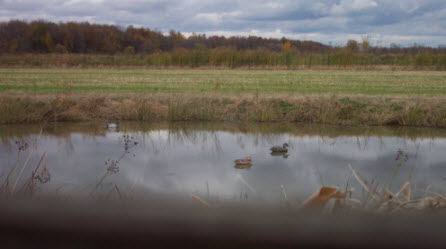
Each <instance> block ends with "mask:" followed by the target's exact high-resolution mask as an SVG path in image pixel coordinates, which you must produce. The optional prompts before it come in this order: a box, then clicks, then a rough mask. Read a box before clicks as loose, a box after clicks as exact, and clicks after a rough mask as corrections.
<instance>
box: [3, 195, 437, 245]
mask: <svg viewBox="0 0 446 249" xmlns="http://www.w3.org/2000/svg"><path fill="white" fill-rule="evenodd" d="M234 204H235V203H234ZM445 224H446V216H438V215H428V216H418V217H416V216H410V217H409V216H404V217H403V216H374V215H360V214H340V215H316V214H308V213H306V214H304V213H297V212H294V211H288V210H287V209H286V208H272V207H262V206H260V205H259V206H256V205H251V206H244V207H240V206H238V207H237V206H236V205H227V206H222V207H206V206H204V205H202V204H200V203H198V202H195V201H194V200H181V201H179V200H175V201H174V200H167V199H154V200H146V201H81V200H70V201H67V200H64V201H62V200H55V199H51V198H50V199H46V198H40V199H39V200H36V199H33V200H30V199H19V198H10V199H5V198H1V199H0V248H185V247H186V248H254V249H258V248H423V249H424V248H444V247H445V245H446V228H444V225H445Z"/></svg>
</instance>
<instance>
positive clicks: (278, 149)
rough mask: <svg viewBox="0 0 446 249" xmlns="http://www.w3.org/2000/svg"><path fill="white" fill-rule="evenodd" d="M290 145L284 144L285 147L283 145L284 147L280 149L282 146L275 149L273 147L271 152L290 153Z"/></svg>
mask: <svg viewBox="0 0 446 249" xmlns="http://www.w3.org/2000/svg"><path fill="white" fill-rule="evenodd" d="M288 146H289V145H288V144H287V143H284V144H283V145H282V147H280V146H274V147H271V148H270V150H271V151H272V152H288Z"/></svg>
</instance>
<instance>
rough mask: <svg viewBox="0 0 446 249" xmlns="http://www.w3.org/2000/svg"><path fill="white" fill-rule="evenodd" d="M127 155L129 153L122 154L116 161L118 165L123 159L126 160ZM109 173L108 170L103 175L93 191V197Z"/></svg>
mask: <svg viewBox="0 0 446 249" xmlns="http://www.w3.org/2000/svg"><path fill="white" fill-rule="evenodd" d="M126 153H127V151H124V153H122V155H121V156H120V157H119V159H118V160H117V161H116V164H118V163H119V162H120V161H121V159H122V158H124V156H125V154H126ZM108 173H109V171H108V169H106V170H105V173H104V175H102V177H101V179H100V180H99V182H98V183H97V184H96V186H95V187H94V188H93V190H91V192H90V195H92V194H93V193H94V191H96V189H97V188H98V187H99V185H101V183H102V181H103V180H104V179H105V177H106V176H107V175H108Z"/></svg>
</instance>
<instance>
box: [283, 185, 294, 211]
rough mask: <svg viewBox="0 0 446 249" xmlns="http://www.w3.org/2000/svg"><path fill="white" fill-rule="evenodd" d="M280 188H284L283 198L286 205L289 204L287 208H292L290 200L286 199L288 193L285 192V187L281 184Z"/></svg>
mask: <svg viewBox="0 0 446 249" xmlns="http://www.w3.org/2000/svg"><path fill="white" fill-rule="evenodd" d="M280 187H281V188H282V193H283V198H284V199H285V201H286V204H287V206H288V209H289V208H291V206H290V202H289V201H288V198H287V197H286V192H285V188H284V187H283V185H282V184H280Z"/></svg>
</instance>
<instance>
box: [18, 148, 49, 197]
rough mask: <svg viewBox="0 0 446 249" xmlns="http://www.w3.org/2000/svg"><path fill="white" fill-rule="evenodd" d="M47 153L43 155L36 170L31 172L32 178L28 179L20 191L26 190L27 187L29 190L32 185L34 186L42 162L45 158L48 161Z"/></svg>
mask: <svg viewBox="0 0 446 249" xmlns="http://www.w3.org/2000/svg"><path fill="white" fill-rule="evenodd" d="M46 153H47V152H46V151H45V152H44V153H43V154H42V157H41V158H40V161H39V163H38V164H37V166H36V168H35V169H34V170H33V171H32V172H31V177H30V178H29V179H28V181H26V182H25V184H23V186H22V188H20V189H23V188H25V186H26V189H27V188H29V186H30V184H31V185H33V183H34V176H35V175H36V173H37V170H39V167H40V164H41V163H42V161H43V158H45V160H46ZM45 164H46V163H45Z"/></svg>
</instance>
